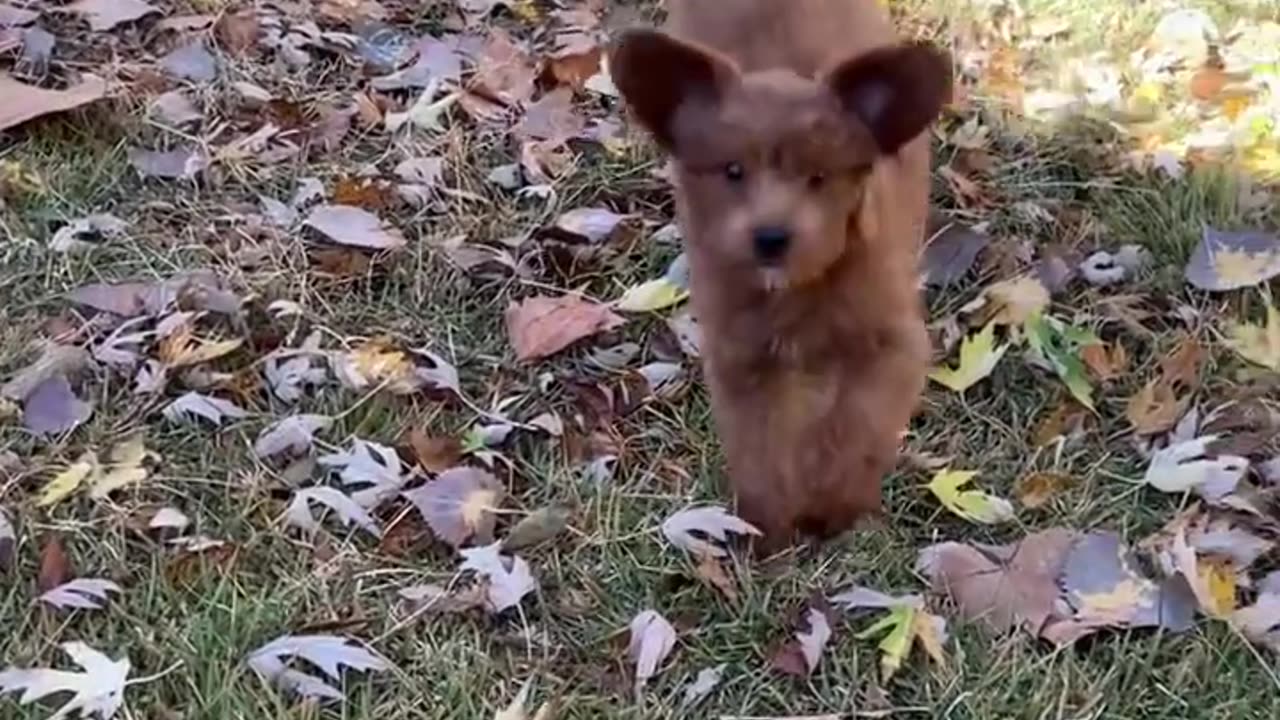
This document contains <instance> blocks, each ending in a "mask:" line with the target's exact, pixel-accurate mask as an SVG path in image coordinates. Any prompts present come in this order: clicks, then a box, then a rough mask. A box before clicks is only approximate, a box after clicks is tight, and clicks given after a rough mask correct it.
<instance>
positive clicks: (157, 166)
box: [129, 147, 209, 180]
mask: <svg viewBox="0 0 1280 720" xmlns="http://www.w3.org/2000/svg"><path fill="white" fill-rule="evenodd" d="M129 163H130V164H132V165H133V167H134V169H135V170H137V171H138V174H139V175H141V176H142V177H144V178H146V177H158V178H166V179H170V180H190V179H191V178H194V177H195V176H196V175H198V174H199V173H200V172H201V171H202V170H204V169H205V168H206V167H208V165H209V160H208V158H206V157H205V156H204V155H203V154H202V153H201V152H200V151H199V150H197V149H196V148H191V147H182V148H177V149H174V150H166V151H158V150H146V149H143V148H130V149H129Z"/></svg>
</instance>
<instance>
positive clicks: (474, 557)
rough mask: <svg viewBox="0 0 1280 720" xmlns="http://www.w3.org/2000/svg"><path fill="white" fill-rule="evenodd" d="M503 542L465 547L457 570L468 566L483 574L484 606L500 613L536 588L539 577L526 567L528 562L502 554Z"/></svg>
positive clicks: (473, 570)
mask: <svg viewBox="0 0 1280 720" xmlns="http://www.w3.org/2000/svg"><path fill="white" fill-rule="evenodd" d="M501 550H502V544H501V543H494V544H492V545H486V546H484V547H477V548H465V549H463V550H460V551H459V552H460V553H461V554H462V563H461V564H460V565H459V566H458V569H459V570H464V571H465V570H470V571H472V572H474V573H475V574H476V575H478V576H480V577H482V578H484V579H485V580H486V581H487V583H488V585H487V600H488V603H487V606H488V608H489V611H490V612H494V613H500V612H502V611H504V610H506V609H508V608H513V607H515V606H516V605H519V604H520V600H521V599H523V598H524V596H525V595H528V594H529V593H531V592H533V591H534V590H536V589H537V588H538V581H537V580H535V579H534V577H533V574H532V573H531V572H530V571H529V563H527V562H525V561H524V560H523V559H522V558H519V557H516V556H515V555H511V556H504V555H502V552H501Z"/></svg>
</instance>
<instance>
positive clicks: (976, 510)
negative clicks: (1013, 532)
mask: <svg viewBox="0 0 1280 720" xmlns="http://www.w3.org/2000/svg"><path fill="white" fill-rule="evenodd" d="M977 475H978V473H976V472H973V471H969V470H940V471H938V473H937V474H936V475H934V476H933V480H931V481H930V482H929V490H930V491H932V492H933V494H934V496H935V497H937V498H938V501H939V502H941V503H942V505H943V506H944V507H946V508H947V509H948V510H950V511H951V512H953V513H955V514H956V515H959V516H960V517H962V518H964V519H965V520H969V521H970V522H979V523H985V524H988V525H994V524H996V523H1001V522H1007V521H1009V520H1012V519H1013V504H1012V503H1010V502H1009V501H1008V500H1005V499H1004V498H1001V497H996V496H994V495H989V494H987V493H984V492H982V491H981V490H961V489H960V488H961V487H963V486H964V485H966V484H968V483H969V481H970V480H972V479H974V478H975V477H977Z"/></svg>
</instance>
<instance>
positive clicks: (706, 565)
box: [694, 553, 738, 603]
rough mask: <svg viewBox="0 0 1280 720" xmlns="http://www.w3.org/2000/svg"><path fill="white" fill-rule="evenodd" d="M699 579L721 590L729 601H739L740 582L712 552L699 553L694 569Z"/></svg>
mask: <svg viewBox="0 0 1280 720" xmlns="http://www.w3.org/2000/svg"><path fill="white" fill-rule="evenodd" d="M694 572H695V573H696V574H697V576H698V579H699V580H701V581H702V582H704V583H706V584H707V585H708V586H710V587H712V588H715V589H716V590H719V591H720V594H721V595H724V596H725V598H726V599H728V600H729V602H735V603H736V602H737V601H738V583H737V581H735V580H734V578H733V575H731V574H730V573H729V571H728V569H726V568H725V566H724V563H723V562H721V560H719V559H718V558H716V557H715V556H713V555H712V554H711V553H698V566H697V568H696V569H695V571H694Z"/></svg>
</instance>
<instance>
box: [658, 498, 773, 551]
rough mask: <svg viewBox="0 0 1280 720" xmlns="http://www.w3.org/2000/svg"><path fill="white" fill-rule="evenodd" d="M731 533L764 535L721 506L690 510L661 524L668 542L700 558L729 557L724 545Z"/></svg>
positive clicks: (676, 514) (680, 512)
mask: <svg viewBox="0 0 1280 720" xmlns="http://www.w3.org/2000/svg"><path fill="white" fill-rule="evenodd" d="M729 533H733V534H735V535H756V536H759V535H760V534H761V533H760V530H758V529H757V528H756V527H755V526H754V525H752V524H751V523H749V522H747V521H745V520H743V519H741V518H739V517H737V516H736V515H732V514H730V513H729V511H727V510H725V509H724V508H723V507H720V506H719V505H705V506H701V507H692V508H687V509H685V510H681V511H679V512H676V513H674V514H673V515H671V517H669V518H667V519H666V520H664V521H663V523H662V534H663V536H664V537H666V539H667V542H669V543H671V544H672V545H675V546H676V547H678V548H680V549H682V550H685V551H687V552H691V553H693V554H694V555H699V556H707V557H715V558H721V557H727V556H728V555H729V551H728V550H726V549H725V548H724V544H725V543H727V542H728V541H729V537H728V536H729ZM704 538H707V539H704ZM711 540H714V541H716V542H711Z"/></svg>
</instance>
